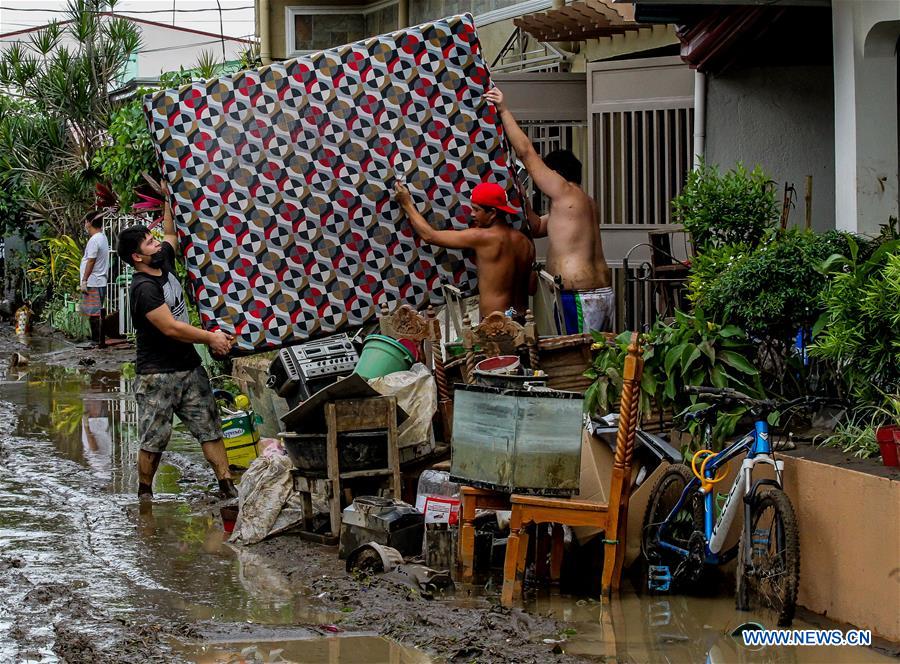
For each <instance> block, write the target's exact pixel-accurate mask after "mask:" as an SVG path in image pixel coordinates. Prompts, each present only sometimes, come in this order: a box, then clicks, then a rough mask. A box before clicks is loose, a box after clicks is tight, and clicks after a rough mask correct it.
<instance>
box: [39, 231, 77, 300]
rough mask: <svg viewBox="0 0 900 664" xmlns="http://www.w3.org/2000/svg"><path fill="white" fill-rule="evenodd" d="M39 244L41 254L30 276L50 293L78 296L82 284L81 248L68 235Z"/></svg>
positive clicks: (43, 240) (49, 238) (44, 239)
mask: <svg viewBox="0 0 900 664" xmlns="http://www.w3.org/2000/svg"><path fill="white" fill-rule="evenodd" d="M38 242H39V245H40V247H41V252H40V253H39V254H38V255H37V256H36V257H35V258H34V259H33V260H32V267H31V268H30V269H29V270H28V276H29V277H30V278H31V279H32V280H33V281H35V282H37V283H39V284H41V285H42V286H44V287H45V288H46V289H47V291H48V292H50V293H55V292H59V293H62V294H68V295H74V294H76V293H77V292H78V286H79V284H80V283H81V274H80V269H81V254H82V248H81V246H80V245H79V244H78V242H76V241H75V239H74V238H72V237H69V236H68V235H63V236H61V237H47V238H43V239H41V240H39V241H38Z"/></svg>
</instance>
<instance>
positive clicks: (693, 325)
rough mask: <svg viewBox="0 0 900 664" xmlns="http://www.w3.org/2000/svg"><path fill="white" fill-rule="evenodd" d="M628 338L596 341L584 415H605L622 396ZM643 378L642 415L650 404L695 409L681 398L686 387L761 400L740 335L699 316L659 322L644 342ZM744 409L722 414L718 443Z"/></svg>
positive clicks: (691, 400) (751, 352) (750, 354)
mask: <svg viewBox="0 0 900 664" xmlns="http://www.w3.org/2000/svg"><path fill="white" fill-rule="evenodd" d="M630 336H631V333H630V332H624V333H622V334H621V335H619V336H618V337H617V338H616V339H615V343H613V344H606V343H605V339H604V337H603V336H602V335H597V337H596V339H597V341H598V344H597V345H596V354H595V357H594V362H593V366H592V367H591V369H589V370H588V371H587V372H586V374H585V375H586V376H587V377H589V378H592V379H593V380H594V383H593V384H592V385H591V386H590V387H589V388H588V390H587V392H586V393H585V408H586V410H588V412H596V411H600V412H608V411H610V410H611V409H612V408H613V407H614V404H615V402H616V401H617V400H618V398H619V396H620V394H621V390H622V370H623V368H624V363H625V355H626V351H627V348H628V343H629V339H630ZM642 344H643V346H644V372H643V374H642V376H641V411H642V412H643V413H644V414H646V413H648V412H649V411H650V407H651V403H652V402H655V403H656V404H657V406H658V407H660V408H672V409H673V410H674V411H675V412H680V411H682V410H685V409H688V408H694V407H697V404H696V403H695V401H696V397H691V396H688V395H687V394H685V392H684V388H685V387H686V386H688V385H698V386H700V385H707V386H713V387H732V388H735V389H738V390H740V391H742V392H745V393H747V394H751V395H755V396H761V395H762V389H761V386H760V382H759V371H758V369H757V368H756V367H755V366H754V362H753V358H755V357H756V351H755V348H754V346H753V344H752V343H751V342H750V340H749V339H748V337H747V335H746V334H745V333H744V331H743V330H741V329H740V328H738V327H737V326H734V325H724V326H721V325H717V324H716V323H714V322H712V321H711V320H708V319H707V318H706V317H705V316H704V314H703V312H702V311H697V312H695V313H694V314H693V315H691V314H685V313H682V312H680V311H679V312H676V316H675V321H674V322H673V323H671V324H665V323H662V322H657V323H656V324H655V325H654V326H653V327H652V328H651V329H650V331H649V332H648V333H646V334H645V335H643V336H642ZM745 412H746V409H745V408H741V407H739V408H735V409H731V410H727V411H723V412H721V413H720V414H719V419H718V421H717V423H716V427H715V430H714V439H715V440H717V441H721V440H722V439H723V438H724V437H725V436H728V435H730V434H731V433H733V432H734V429H735V426H736V425H737V422H738V420H739V419H740V418H741V416H742V415H743V414H744V413H745Z"/></svg>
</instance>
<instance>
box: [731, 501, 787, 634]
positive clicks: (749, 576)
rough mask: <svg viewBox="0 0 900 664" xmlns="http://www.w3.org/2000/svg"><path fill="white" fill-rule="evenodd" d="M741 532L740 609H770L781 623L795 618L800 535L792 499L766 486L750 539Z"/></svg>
mask: <svg viewBox="0 0 900 664" xmlns="http://www.w3.org/2000/svg"><path fill="white" fill-rule="evenodd" d="M746 532H747V531H746V530H745V531H744V533H743V534H742V535H741V542H740V554H739V558H738V567H737V597H736V603H737V608H738V609H739V610H745V611H746V610H756V609H761V610H770V611H773V612H774V613H775V614H776V615H777V620H778V626H779V627H786V626H788V625H790V624H791V621H792V620H793V619H794V611H795V610H796V608H797V590H798V588H799V587H800V534H799V529H798V528H797V517H796V516H795V515H794V508H793V506H792V505H791V501H790V499H789V498H788V497H787V495H786V494H785V493H784V491H782V490H781V489H774V488H768V487H766V488H764V489H763V490H761V491H760V492H759V493H758V494H757V495H756V497H755V499H754V501H753V504H752V505H751V507H750V531H749V532H750V538H751V541H750V542H745V541H744V540H745V535H746Z"/></svg>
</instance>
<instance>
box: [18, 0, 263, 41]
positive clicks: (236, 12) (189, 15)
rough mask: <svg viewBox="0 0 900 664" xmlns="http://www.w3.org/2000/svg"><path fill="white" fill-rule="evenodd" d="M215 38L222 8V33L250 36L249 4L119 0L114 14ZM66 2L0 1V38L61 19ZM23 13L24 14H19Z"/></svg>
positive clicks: (236, 0)
mask: <svg viewBox="0 0 900 664" xmlns="http://www.w3.org/2000/svg"><path fill="white" fill-rule="evenodd" d="M173 5H174V7H175V10H176V11H175V14H174V25H176V26H179V27H182V28H191V29H193V30H203V31H204V32H213V33H216V34H219V11H218V5H221V6H222V10H223V11H222V32H223V33H224V34H225V35H227V36H229V37H248V36H252V35H253V0H219V2H218V4H217V3H216V0H119V2H117V3H116V8H115V11H116V12H118V13H121V14H125V15H126V16H134V17H136V18H143V19H146V20H148V21H157V22H159V23H165V24H167V25H172V24H173V14H172V7H173ZM66 6H67V2H66V0H0V34H3V33H6V32H15V31H18V30H26V29H28V28H33V27H36V26H40V25H46V24H47V23H49V22H50V21H51V20H53V19H54V18H59V19H63V18H65V8H66ZM21 10H27V11H21Z"/></svg>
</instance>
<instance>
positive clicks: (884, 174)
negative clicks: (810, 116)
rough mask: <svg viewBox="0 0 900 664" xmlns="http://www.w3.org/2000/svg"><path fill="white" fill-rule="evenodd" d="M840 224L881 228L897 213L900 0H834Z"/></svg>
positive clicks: (862, 228) (899, 187)
mask: <svg viewBox="0 0 900 664" xmlns="http://www.w3.org/2000/svg"><path fill="white" fill-rule="evenodd" d="M832 25H833V39H834V107H835V143H834V151H835V163H836V177H837V226H838V228H843V229H846V230H850V231H856V232H860V233H877V232H878V226H879V224H883V223H885V222H886V221H887V219H888V216H890V215H894V216H897V214H898V205H900V203H898V199H900V181H898V130H897V125H898V117H897V116H898V95H897V93H898V90H897V54H896V45H897V39H898V37H900V2H898V1H897V0H866V2H859V1H858V0H833V2H832Z"/></svg>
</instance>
